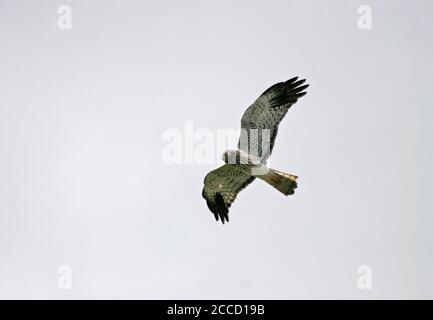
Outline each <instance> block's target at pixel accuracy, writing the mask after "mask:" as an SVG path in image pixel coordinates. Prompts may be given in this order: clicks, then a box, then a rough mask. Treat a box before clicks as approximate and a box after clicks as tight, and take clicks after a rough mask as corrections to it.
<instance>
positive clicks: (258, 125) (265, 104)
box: [238, 77, 308, 162]
mask: <svg viewBox="0 0 433 320" xmlns="http://www.w3.org/2000/svg"><path fill="white" fill-rule="evenodd" d="M304 82H305V79H304V80H298V77H295V78H292V79H290V80H287V81H286V82H279V83H277V84H274V85H273V86H271V87H270V88H268V89H267V90H266V91H265V92H263V93H262V94H261V95H260V97H259V98H258V99H257V100H256V101H255V102H254V103H253V104H252V105H251V106H249V107H248V109H247V110H246V111H245V112H244V114H243V116H242V119H241V135H240V139H239V144H238V148H239V149H241V150H243V151H245V152H247V153H249V154H251V155H253V156H256V157H259V158H261V159H262V161H263V162H265V161H266V159H268V158H269V156H270V155H271V153H272V149H273V147H274V144H275V138H276V137H277V133H278V125H279V124H280V122H281V120H283V118H284V116H285V115H286V113H287V111H288V110H289V108H290V107H291V106H292V105H293V104H294V103H296V101H298V99H299V98H300V97H302V96H304V95H305V94H306V93H307V92H305V91H304V90H305V89H307V88H308V84H305V85H303V84H304ZM254 129H256V130H254Z"/></svg>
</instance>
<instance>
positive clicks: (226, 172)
mask: <svg viewBox="0 0 433 320" xmlns="http://www.w3.org/2000/svg"><path fill="white" fill-rule="evenodd" d="M250 170H251V168H250V167H249V166H248V165H239V164H225V165H223V166H221V167H219V168H217V169H215V170H213V171H211V172H209V173H208V174H207V175H206V177H205V179H204V187H203V191H202V196H203V198H204V199H205V200H206V203H207V206H208V207H209V210H210V211H212V213H213V214H214V216H215V219H216V220H217V221H218V220H219V219H221V222H222V223H225V222H226V221H227V222H228V221H229V215H228V213H229V208H230V206H231V204H232V203H233V201H235V199H236V196H237V194H238V193H239V192H240V191H241V190H242V189H244V188H245V187H246V186H247V185H249V184H250V183H251V182H253V181H254V179H255V177H253V176H251V174H250Z"/></svg>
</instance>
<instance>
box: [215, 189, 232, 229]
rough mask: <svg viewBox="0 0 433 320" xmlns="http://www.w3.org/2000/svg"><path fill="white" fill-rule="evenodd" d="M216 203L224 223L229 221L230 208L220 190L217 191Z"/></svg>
mask: <svg viewBox="0 0 433 320" xmlns="http://www.w3.org/2000/svg"><path fill="white" fill-rule="evenodd" d="M215 204H216V210H217V212H218V215H219V217H220V218H221V222H222V223H223V224H224V223H225V222H226V221H227V222H229V210H228V208H227V206H226V204H225V202H224V198H223V196H222V195H221V193H219V192H217V193H215Z"/></svg>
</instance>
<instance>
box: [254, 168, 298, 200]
mask: <svg viewBox="0 0 433 320" xmlns="http://www.w3.org/2000/svg"><path fill="white" fill-rule="evenodd" d="M256 177H257V178H259V179H262V180H263V181H266V182H267V183H269V184H270V185H271V186H273V187H274V188H275V189H277V190H278V191H280V192H281V193H283V194H284V195H286V196H288V195H290V194H294V193H295V189H296V188H297V186H298V185H297V183H296V179H298V177H297V176H295V175H293V174H289V173H284V172H281V171H278V170H274V169H269V170H268V172H267V173H266V174H263V175H257V176H256Z"/></svg>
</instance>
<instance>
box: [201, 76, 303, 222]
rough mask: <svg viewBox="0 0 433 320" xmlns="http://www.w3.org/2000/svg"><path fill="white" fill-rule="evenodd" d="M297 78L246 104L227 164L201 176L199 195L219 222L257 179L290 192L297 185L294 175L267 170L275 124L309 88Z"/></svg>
mask: <svg viewBox="0 0 433 320" xmlns="http://www.w3.org/2000/svg"><path fill="white" fill-rule="evenodd" d="M304 83H305V79H304V80H298V77H295V78H292V79H290V80H287V81H286V82H279V83H277V84H274V85H273V86H271V87H270V88H268V89H267V90H266V91H265V92H263V93H262V94H261V95H260V97H259V98H258V99H257V100H256V101H255V102H254V103H253V104H252V105H251V106H249V107H248V109H247V110H246V111H245V112H244V114H243V116H242V119H241V134H240V138H239V143H238V148H237V149H236V150H227V151H225V152H224V154H223V160H224V162H225V163H226V164H224V165H223V166H221V167H219V168H217V169H215V170H213V171H211V172H209V173H208V174H207V175H206V177H205V179H204V187H203V192H202V196H203V198H204V199H205V200H206V203H207V206H208V207H209V210H210V211H212V213H213V214H214V216H215V219H216V220H217V221H218V220H219V219H221V222H222V223H223V224H224V223H225V222H226V221H227V222H228V221H229V215H228V213H229V208H230V206H231V204H232V203H233V201H234V200H235V198H236V196H237V194H238V193H239V192H240V191H241V190H242V189H244V188H245V187H246V186H248V185H249V184H250V183H251V182H253V181H254V180H255V178H259V179H261V180H263V181H265V182H267V183H269V184H270V185H271V186H273V187H274V188H276V189H277V190H279V191H280V192H281V193H283V194H284V195H286V196H287V195H291V194H293V193H294V192H295V189H296V187H297V183H296V179H297V178H298V177H297V176H295V175H292V174H288V173H284V172H281V171H277V170H274V169H270V168H268V167H267V166H266V160H267V159H268V158H269V156H270V155H271V153H272V150H273V147H274V143H275V138H276V136H277V132H278V125H279V124H280V122H281V120H283V118H284V116H285V115H286V113H287V110H289V108H290V107H291V106H292V105H293V104H295V103H296V101H298V99H299V98H300V97H302V96H304V95H305V94H306V93H307V92H305V91H304V90H305V89H306V88H308V85H307V84H304Z"/></svg>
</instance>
